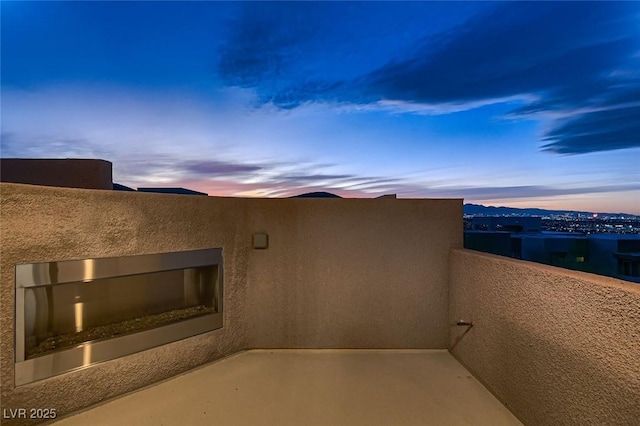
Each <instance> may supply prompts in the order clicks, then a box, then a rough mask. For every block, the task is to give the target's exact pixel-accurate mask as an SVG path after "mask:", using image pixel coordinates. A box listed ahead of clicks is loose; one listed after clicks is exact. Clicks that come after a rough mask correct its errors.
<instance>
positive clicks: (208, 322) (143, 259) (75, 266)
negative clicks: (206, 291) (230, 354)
mask: <svg viewBox="0 0 640 426" xmlns="http://www.w3.org/2000/svg"><path fill="white" fill-rule="evenodd" d="M213 265H217V272H218V273H217V279H216V282H215V283H214V286H215V289H214V304H215V306H214V307H215V313H211V314H206V315H203V316H199V317H195V318H192V319H186V320H182V321H180V322H176V323H172V324H168V325H163V326H160V327H157V328H153V329H149V330H144V331H138V332H135V333H132V334H127V335H122V336H118V337H113V338H110V339H107V340H97V341H88V342H84V343H81V344H78V345H76V346H73V347H70V348H67V349H62V350H59V351H56V352H52V353H49V354H45V355H41V356H37V357H34V358H30V359H26V354H25V291H26V290H27V289H28V288H31V287H38V286H45V285H52V284H65V283H75V282H84V283H89V282H92V281H93V280H96V279H100V278H114V277H119V276H128V275H137V274H145V273H152V272H162V271H172V270H179V269H187V268H197V267H205V266H213ZM52 270H55V271H56V273H55V274H52V273H50V271H52ZM15 273H16V276H15V301H16V305H15V314H16V317H15V318H16V321H15V385H16V386H20V385H24V384H28V383H31V382H34V381H38V380H42V379H46V378H49V377H53V376H56V375H59V374H62V373H65V372H70V371H74V370H78V369H82V368H86V367H89V366H91V365H94V364H97V363H100V362H103V361H108V360H112V359H115V358H119V357H122V356H126V355H131V354H133V353H136V352H140V351H143V350H146V349H151V348H153V347H157V346H161V345H164V344H167V343H171V342H174V341H177V340H181V339H184V338H187V337H192V336H195V335H198V334H202V333H206V332H208V331H212V330H215V329H218V328H221V327H222V325H223V321H222V315H223V257H222V248H214V249H204V250H192V251H182V252H172V253H157V254H147V255H137V256H125V257H110V258H95V259H83V260H70V261H60V262H41V263H31V264H21V265H16V268H15Z"/></svg>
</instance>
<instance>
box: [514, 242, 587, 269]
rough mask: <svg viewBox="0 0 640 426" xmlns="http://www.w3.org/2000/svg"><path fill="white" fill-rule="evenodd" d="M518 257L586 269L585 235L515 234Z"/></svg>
mask: <svg viewBox="0 0 640 426" xmlns="http://www.w3.org/2000/svg"><path fill="white" fill-rule="evenodd" d="M515 238H516V239H520V241H521V243H520V244H521V245H520V257H519V258H520V259H522V260H530V261H533V262H539V263H546V264H547V265H553V266H559V267H562V268H567V269H577V270H581V271H586V270H587V268H588V267H587V262H588V259H589V250H588V243H587V238H586V236H585V235H580V234H578V235H576V234H562V233H557V234H556V233H539V234H529V235H522V236H516V237H515Z"/></svg>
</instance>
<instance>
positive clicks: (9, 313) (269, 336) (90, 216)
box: [0, 183, 462, 424]
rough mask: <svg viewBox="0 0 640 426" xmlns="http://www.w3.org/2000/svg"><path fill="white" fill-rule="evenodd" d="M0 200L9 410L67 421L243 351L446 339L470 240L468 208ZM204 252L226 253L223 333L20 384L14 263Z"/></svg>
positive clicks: (88, 196) (75, 195) (51, 193)
mask: <svg viewBox="0 0 640 426" xmlns="http://www.w3.org/2000/svg"><path fill="white" fill-rule="evenodd" d="M0 201H1V203H0V204H1V210H0V225H1V226H0V231H1V233H0V243H1V245H0V247H1V251H0V260H1V262H0V321H1V323H0V330H1V333H0V337H1V339H2V340H1V342H0V379H1V396H2V401H1V406H2V408H8V409H16V408H27V409H29V408H56V409H57V410H58V412H59V413H60V415H63V414H65V413H69V412H72V411H76V410H78V409H81V408H83V407H87V406H90V405H93V404H96V403H98V402H100V401H103V400H105V399H107V398H111V397H114V396H117V395H121V394H123V393H126V392H129V391H132V390H135V389H138V388H140V387H143V386H146V385H149V384H151V383H154V382H157V381H159V380H162V379H165V378H168V377H172V376H174V375H176V374H179V373H181V372H184V371H186V370H189V369H191V368H193V367H195V366H197V365H201V364H203V363H206V362H209V361H212V360H215V359H218V358H220V357H223V356H225V355H228V354H232V353H234V352H237V351H239V350H242V349H245V348H256V347H272V348H288V347H298V348H305V347H309V348H318V347H336V348H363V347H369V348H445V347H446V344H447V308H448V307H447V300H448V288H447V282H448V267H447V264H448V254H447V253H448V251H449V248H451V247H460V246H461V244H462V232H461V226H462V224H461V221H462V202H461V200H395V199H380V200H352V199H347V200H340V199H338V200H327V199H273V200H263V199H238V198H218V197H195V196H188V195H167V194H153V193H136V192H120V191H95V190H86V189H73V188H54V187H45V186H32V185H20V184H8V183H2V184H0ZM256 232H266V233H268V234H269V248H268V249H266V250H253V249H252V248H251V240H252V238H251V237H252V235H253V234H254V233H256ZM209 247H222V248H223V254H224V327H223V328H222V329H220V330H216V331H213V332H210V333H206V334H203V335H199V336H195V337H191V338H189V339H185V340H181V341H179V342H175V343H172V344H169V345H166V346H163V347H159V348H154V349H150V350H147V351H144V352H141V353H138V354H134V355H131V356H127V357H124V358H120V359H117V360H113V361H108V362H104V363H102V364H98V365H96V366H92V367H91V368H88V369H85V370H81V371H76V372H72V373H68V374H64V375H60V376H57V377H53V378H50V379H47V380H44V381H40V382H36V383H33V384H29V385H25V386H21V387H18V388H15V387H14V385H13V333H14V331H13V315H14V306H13V304H14V266H15V264H19V263H32V262H44V261H55V260H57V261H60V260H71V259H83V258H93V257H109V256H124V255H136V254H148V253H158V252H164V251H179V250H192V249H201V248H209ZM5 421H6V420H5ZM3 424H4V422H3ZM8 424H18V422H15V421H13V422H8Z"/></svg>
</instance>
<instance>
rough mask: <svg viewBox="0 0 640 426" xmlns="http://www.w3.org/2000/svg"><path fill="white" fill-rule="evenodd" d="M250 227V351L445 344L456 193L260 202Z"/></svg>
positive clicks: (458, 238) (456, 234)
mask: <svg viewBox="0 0 640 426" xmlns="http://www.w3.org/2000/svg"><path fill="white" fill-rule="evenodd" d="M250 212H251V213H250V214H249V216H248V221H249V228H250V229H251V230H253V231H254V232H257V231H262V232H266V233H267V234H268V235H269V249H267V250H254V251H253V252H252V253H251V256H250V257H249V262H248V273H247V276H248V277H249V290H248V293H247V295H248V300H247V315H248V320H249V326H248V328H247V332H248V338H249V345H250V346H251V347H253V348H446V345H447V336H448V327H447V306H448V302H447V301H448V281H447V279H448V270H447V264H448V255H449V250H450V249H451V248H460V247H461V246H462V203H461V202H460V200H403V199H400V200H396V199H359V200H357V199H351V200H342V199H287V200H279V199H266V200H265V199H263V200H253V201H252V202H251V209H250Z"/></svg>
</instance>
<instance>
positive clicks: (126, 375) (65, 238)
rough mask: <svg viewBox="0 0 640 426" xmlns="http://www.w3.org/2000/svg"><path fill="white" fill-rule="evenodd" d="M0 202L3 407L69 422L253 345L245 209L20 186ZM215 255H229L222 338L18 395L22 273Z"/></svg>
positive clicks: (3, 188)
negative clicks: (17, 291) (37, 266)
mask: <svg viewBox="0 0 640 426" xmlns="http://www.w3.org/2000/svg"><path fill="white" fill-rule="evenodd" d="M0 197H1V206H2V209H1V211H0V215H1V216H0V218H1V219H0V220H1V231H2V232H1V234H0V236H1V240H0V246H1V252H0V259H1V264H0V285H1V287H0V306H1V311H0V320H1V321H2V322H1V324H0V326H1V330H2V333H1V335H2V341H1V343H0V376H1V384H2V408H12V409H15V408H56V409H57V411H58V413H59V414H60V415H62V414H64V413H66V412H70V411H74V410H77V409H80V408H82V407H86V406H88V405H91V404H94V403H97V402H99V401H102V400H104V399H106V398H109V397H112V396H115V395H119V394H122V393H125V392H128V391H131V390H133V389H137V388H139V387H142V386H145V385H147V384H149V383H152V382H155V381H158V380H161V379H164V378H167V377H170V376H173V375H176V374H178V373H180V372H182V371H185V370H188V369H190V368H193V367H195V366H197V365H200V364H203V363H206V362H208V361H211V360H214V359H216V358H219V357H222V356H225V355H227V354H231V353H234V352H236V351H238V350H240V349H242V348H244V347H245V346H246V329H245V322H244V321H243V318H244V310H243V306H244V300H245V298H246V296H245V291H246V277H245V272H246V267H245V265H246V254H247V249H248V247H249V243H250V241H248V239H247V238H246V237H247V235H246V231H245V229H244V228H243V223H244V217H245V215H246V205H245V203H243V200H238V199H231V198H209V197H195V196H187V195H161V194H140V193H130V192H119V191H96V190H82V189H68V188H52V187H44V186H31V185H14V184H2V185H0ZM209 247H223V250H224V253H223V255H224V268H225V269H224V273H225V275H224V280H225V288H224V292H225V293H224V303H225V306H224V327H223V328H222V329H219V330H215V331H213V332H210V333H206V334H202V335H199V336H195V337H192V338H189V339H185V340H181V341H179V342H175V343H171V344H169V345H166V346H162V347H159V348H154V349H150V350H147V351H144V352H141V353H137V354H134V355H130V356H127V357H124V358H120V359H117V360H114V361H109V362H105V363H102V364H98V365H95V366H93V367H91V368H88V369H84V370H81V371H77V372H73V373H70V374H64V375H60V376H57V377H53V378H51V379H47V380H44V381H40V382H35V383H32V384H29V385H24V386H20V387H18V388H14V386H13V380H14V379H13V312H14V307H13V304H14V265H15V264H17V263H30V262H38V261H49V260H69V259H80V258H91V257H108V256H122V255H134V254H146V253H157V252H162V251H178V250H191V249H201V248H209ZM5 422H7V424H12V422H11V421H8V420H6V419H3V424H5ZM13 423H16V422H13Z"/></svg>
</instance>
